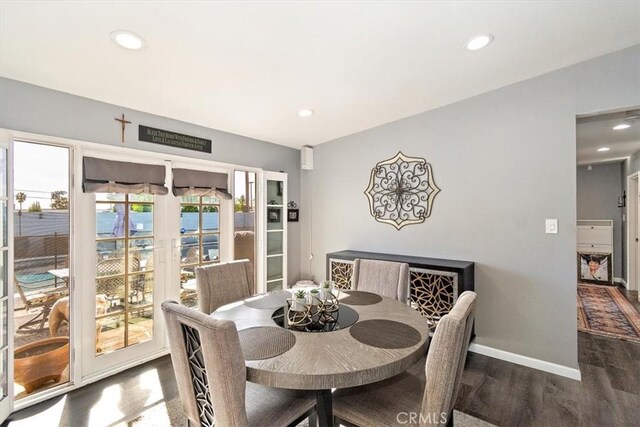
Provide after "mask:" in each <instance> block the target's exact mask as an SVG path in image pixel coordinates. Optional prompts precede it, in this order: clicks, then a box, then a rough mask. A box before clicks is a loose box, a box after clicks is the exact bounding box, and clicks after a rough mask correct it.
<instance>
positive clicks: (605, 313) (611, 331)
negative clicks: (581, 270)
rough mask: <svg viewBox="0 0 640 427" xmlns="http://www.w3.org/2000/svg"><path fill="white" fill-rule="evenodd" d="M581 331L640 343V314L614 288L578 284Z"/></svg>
mask: <svg viewBox="0 0 640 427" xmlns="http://www.w3.org/2000/svg"><path fill="white" fill-rule="evenodd" d="M578 330H579V331H582V332H588V333H591V334H596V335H603V336H605V337H612V338H620V339H623V340H628V341H634V342H640V314H639V313H638V312H637V311H636V309H635V308H634V307H633V306H632V305H631V303H630V302H629V301H627V299H626V298H625V297H624V295H622V293H621V292H620V291H619V290H618V288H616V287H615V286H601V285H585V284H582V283H579V284H578Z"/></svg>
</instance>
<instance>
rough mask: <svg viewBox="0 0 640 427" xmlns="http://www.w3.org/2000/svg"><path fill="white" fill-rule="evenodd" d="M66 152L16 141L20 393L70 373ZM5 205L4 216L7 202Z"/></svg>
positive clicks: (55, 383)
mask: <svg viewBox="0 0 640 427" xmlns="http://www.w3.org/2000/svg"><path fill="white" fill-rule="evenodd" d="M69 158H70V153H69V148H66V147H59V146H51V145H45V144H35V143H27V142H20V141H16V142H14V156H13V162H14V182H13V184H14V185H13V187H14V188H13V195H12V196H13V199H14V201H15V203H14V210H15V212H14V215H13V220H14V225H13V230H14V232H13V272H14V275H13V276H14V277H13V279H14V280H13V287H12V288H10V290H9V293H10V295H14V301H15V302H16V306H15V307H14V310H13V313H12V316H13V324H14V330H13V331H12V332H13V333H14V335H13V336H14V348H15V350H14V372H13V373H14V381H15V383H14V387H13V392H14V398H15V399H22V398H24V397H26V396H33V395H35V394H36V393H38V392H41V391H43V390H47V389H50V388H52V387H55V386H58V385H61V384H64V383H66V382H68V381H69V378H70V377H69V375H70V369H71V367H70V365H69V362H70V351H71V345H70V344H71V343H70V337H71V336H72V335H73V334H72V333H70V332H71V331H70V329H71V326H70V325H71V324H72V318H71V317H72V312H73V311H72V310H71V307H72V306H73V300H72V298H71V295H70V292H69V278H70V269H71V267H72V266H71V265H70V257H69V253H70V251H69V249H70V246H69V242H70V228H71V227H70V224H71V223H70V207H71V206H70V199H69V190H70V188H69V174H70V166H69ZM0 209H2V210H3V214H2V216H3V218H6V214H5V213H4V211H5V209H6V205H4V204H3V206H2V207H1V208H0ZM2 240H6V238H5V237H4V233H3V239H2ZM43 356H45V357H44V358H43ZM34 366H37V369H36V368H34Z"/></svg>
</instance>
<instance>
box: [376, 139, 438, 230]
mask: <svg viewBox="0 0 640 427" xmlns="http://www.w3.org/2000/svg"><path fill="white" fill-rule="evenodd" d="M439 192H440V189H439V188H438V187H437V186H436V183H435V182H434V180H433V173H432V171H431V165H430V164H429V163H427V161H426V160H425V159H422V158H419V157H408V156H405V155H404V154H402V152H401V151H399V152H398V154H396V155H395V157H393V158H391V159H387V160H383V161H381V162H379V163H378V164H376V166H375V167H374V168H373V169H371V178H370V180H369V187H367V189H366V190H365V192H364V193H365V194H366V195H367V198H368V199H369V210H370V212H371V215H372V216H373V217H374V218H375V219H376V221H378V222H383V223H386V224H391V225H393V226H394V227H395V228H396V229H397V230H400V229H401V228H402V227H404V226H405V225H410V224H420V223H422V222H424V220H425V219H427V218H429V216H430V215H431V207H432V205H433V200H434V199H435V197H436V195H437V194H438V193H439Z"/></svg>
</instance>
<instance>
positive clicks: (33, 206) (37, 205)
mask: <svg viewBox="0 0 640 427" xmlns="http://www.w3.org/2000/svg"><path fill="white" fill-rule="evenodd" d="M29 212H42V208H41V207H40V202H33V203H31V206H29Z"/></svg>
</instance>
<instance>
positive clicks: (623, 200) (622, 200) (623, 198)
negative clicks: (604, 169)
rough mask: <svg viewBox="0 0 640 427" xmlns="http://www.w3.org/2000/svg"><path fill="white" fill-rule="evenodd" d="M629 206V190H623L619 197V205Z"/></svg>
mask: <svg viewBox="0 0 640 427" xmlns="http://www.w3.org/2000/svg"><path fill="white" fill-rule="evenodd" d="M626 206H627V192H626V191H623V192H622V196H619V197H618V207H619V208H624V207H626Z"/></svg>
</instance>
